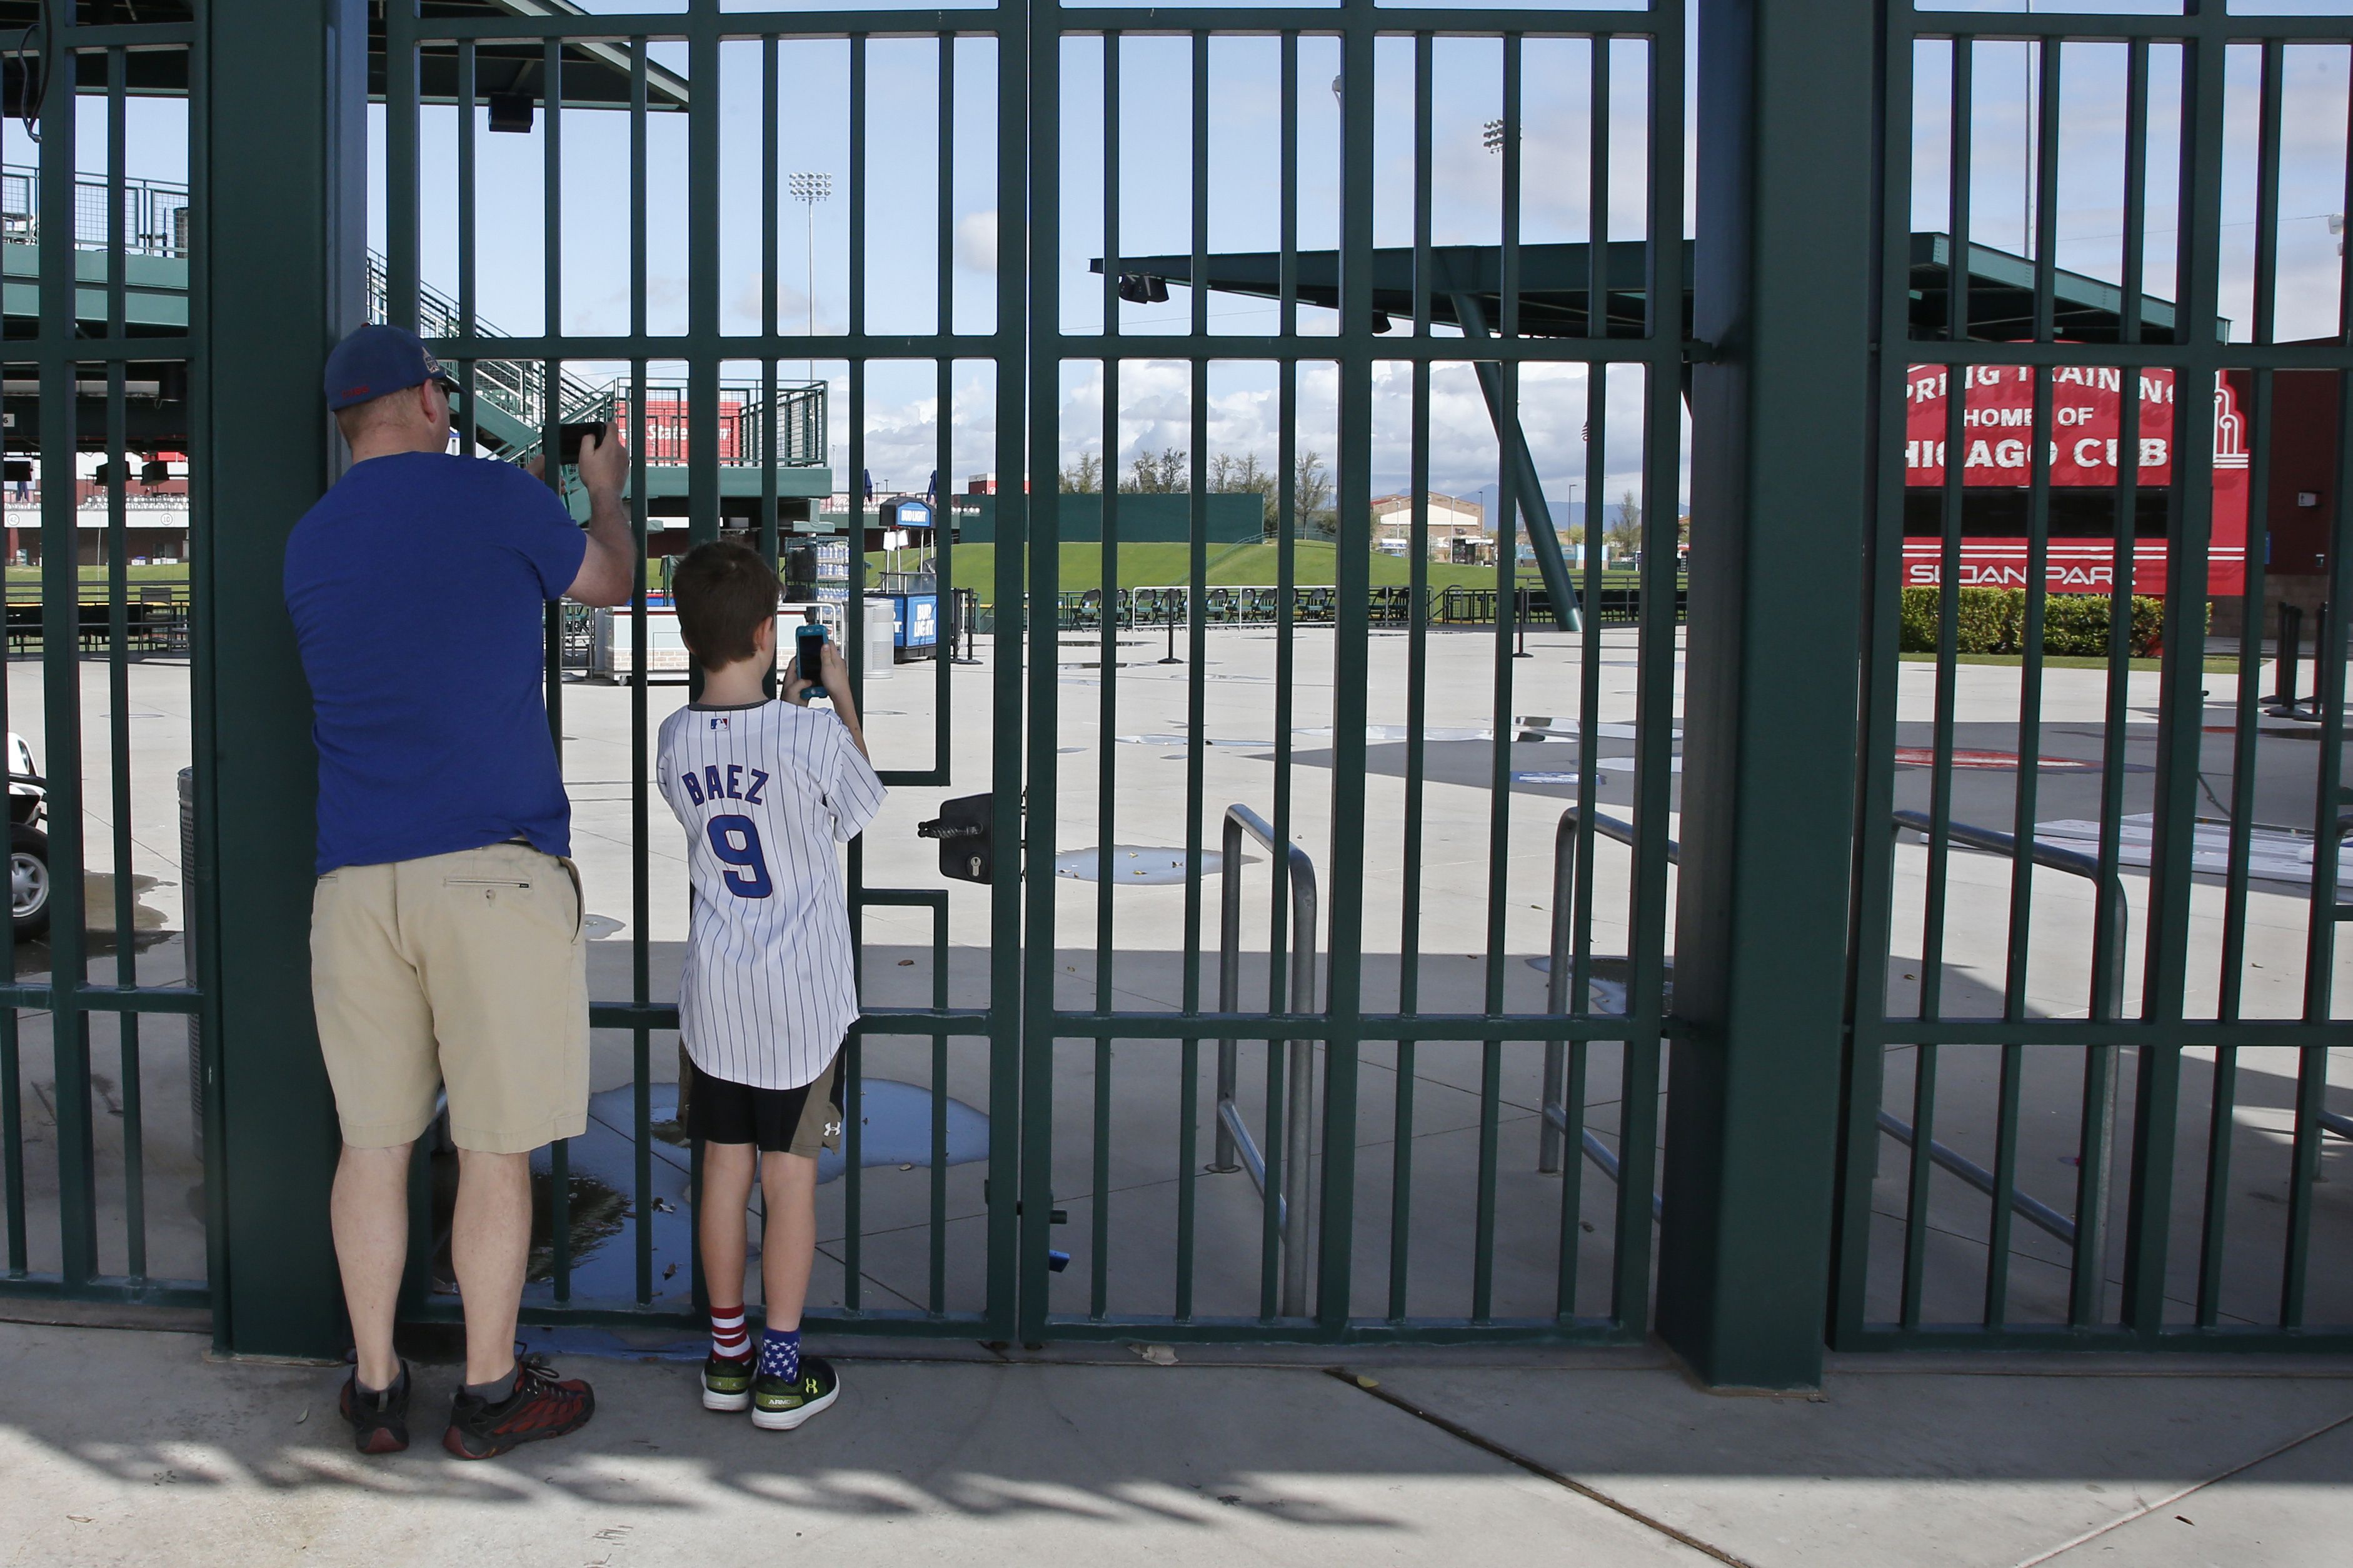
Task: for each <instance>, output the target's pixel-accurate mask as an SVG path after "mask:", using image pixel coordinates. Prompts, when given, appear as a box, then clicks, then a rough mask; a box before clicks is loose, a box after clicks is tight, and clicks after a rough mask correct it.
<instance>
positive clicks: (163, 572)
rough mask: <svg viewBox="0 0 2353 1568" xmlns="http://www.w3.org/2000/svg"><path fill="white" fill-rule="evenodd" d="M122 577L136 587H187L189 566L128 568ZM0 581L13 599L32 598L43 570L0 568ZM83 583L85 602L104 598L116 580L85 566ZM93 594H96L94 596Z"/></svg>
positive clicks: (108, 570) (103, 568) (107, 569)
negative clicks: (140, 585)
mask: <svg viewBox="0 0 2353 1568" xmlns="http://www.w3.org/2000/svg"><path fill="white" fill-rule="evenodd" d="M123 573H124V576H125V577H126V579H127V580H128V581H129V582H130V583H131V584H132V586H134V587H135V586H137V585H138V584H142V583H173V584H180V585H182V586H184V587H185V585H186V584H187V581H188V563H186V562H185V561H183V562H181V563H179V564H177V565H174V566H126V567H124V568H123ZM0 580H5V582H6V584H7V592H8V596H9V597H10V598H12V599H20V600H21V599H26V598H29V597H31V596H32V595H35V594H37V593H38V592H39V591H40V587H41V569H40V568H39V567H38V566H9V567H6V568H0ZM81 580H82V582H83V584H85V586H84V588H83V591H82V596H83V597H84V598H91V597H103V596H104V595H105V591H106V585H107V584H109V583H111V582H112V581H113V580H114V578H113V569H112V568H111V567H106V566H85V567H83V568H82V569H81ZM92 590H96V592H95V594H93V593H92Z"/></svg>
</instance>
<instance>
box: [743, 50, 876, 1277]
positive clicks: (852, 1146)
mask: <svg viewBox="0 0 2353 1568" xmlns="http://www.w3.org/2000/svg"><path fill="white" fill-rule="evenodd" d="M866 88H867V81H866V40H865V39H864V38H863V37H853V38H851V39H850V40H849V325H850V330H851V331H863V330H864V328H865V325H866V213H867V195H868V189H867V164H866V132H867V130H868V126H869V119H868V114H869V108H868V100H867V92H866ZM715 221H716V219H715V217H714V222H715ZM714 368H715V367H714ZM866 370H867V367H866V363H865V361H864V360H862V359H859V358H852V359H851V360H850V362H849V376H848V380H849V473H850V479H849V495H850V506H849V597H848V607H849V615H848V618H847V622H846V625H845V630H846V631H847V632H848V634H849V682H850V687H851V689H852V690H853V691H854V692H855V693H856V695H857V698H858V700H859V701H860V702H861V703H863V702H865V701H866V699H867V671H866V658H867V642H866V518H867V511H866V500H867V498H866V492H865V486H864V482H863V479H864V474H865V468H866ZM714 391H715V388H714ZM717 461H718V452H717V449H716V447H713V449H712V463H713V465H714V466H715V465H716V463H717ZM848 858H849V894H850V906H849V930H850V951H851V952H857V953H860V954H862V953H864V952H865V951H866V921H865V900H864V891H865V887H866V845H865V841H864V838H863V837H862V836H861V837H860V838H859V839H858V840H856V841H854V842H852V843H851V845H850V846H849V857H848ZM859 994H860V996H861V997H862V996H863V995H864V994H865V984H864V975H863V973H862V971H861V973H860V984H859ZM865 1066H866V1053H865V1043H864V1032H863V1031H862V1030H860V1031H853V1032H852V1034H851V1035H850V1037H849V1040H848V1041H847V1042H846V1043H845V1044H844V1045H843V1047H842V1068H843V1083H842V1104H843V1106H844V1107H845V1109H846V1110H847V1111H848V1114H847V1115H846V1117H845V1118H844V1121H845V1122H846V1125H845V1126H844V1128H843V1137H842V1161H843V1165H842V1182H841V1225H842V1244H841V1304H842V1307H843V1309H844V1310H846V1311H850V1312H856V1311H859V1310H860V1301H861V1300H862V1299H863V1295H864V1291H865V1284H866V1279H865V1256H866V1218H865V1216H866V1168H865V1167H866V1163H865V1159H864V1157H863V1149H864V1146H865V1121H866V1114H865V1092H866V1073H865Z"/></svg>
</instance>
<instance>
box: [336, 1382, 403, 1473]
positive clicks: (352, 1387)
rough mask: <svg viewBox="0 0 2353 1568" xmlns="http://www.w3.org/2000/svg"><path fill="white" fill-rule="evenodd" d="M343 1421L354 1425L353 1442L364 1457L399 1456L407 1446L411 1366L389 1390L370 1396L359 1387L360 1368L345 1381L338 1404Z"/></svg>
mask: <svg viewBox="0 0 2353 1568" xmlns="http://www.w3.org/2000/svg"><path fill="white" fill-rule="evenodd" d="M336 1405H337V1407H338V1408H340V1409H341V1410H342V1411H343V1419H344V1420H346V1421H348V1422H350V1423H351V1424H352V1443H353V1447H357V1448H358V1449H359V1451H360V1452H361V1453H363V1454H397V1453H399V1452H400V1451H401V1450H402V1449H403V1448H406V1447H408V1363H406V1362H402V1363H400V1375H399V1376H398V1377H396V1378H395V1379H393V1384H392V1386H391V1387H390V1388H386V1389H383V1390H381V1391H379V1392H377V1393H375V1394H368V1393H364V1392H363V1391H362V1389H361V1388H360V1373H359V1368H357V1367H353V1369H352V1374H351V1376H349V1377H347V1378H345V1379H343V1397H342V1398H340V1399H339V1400H337V1401H336Z"/></svg>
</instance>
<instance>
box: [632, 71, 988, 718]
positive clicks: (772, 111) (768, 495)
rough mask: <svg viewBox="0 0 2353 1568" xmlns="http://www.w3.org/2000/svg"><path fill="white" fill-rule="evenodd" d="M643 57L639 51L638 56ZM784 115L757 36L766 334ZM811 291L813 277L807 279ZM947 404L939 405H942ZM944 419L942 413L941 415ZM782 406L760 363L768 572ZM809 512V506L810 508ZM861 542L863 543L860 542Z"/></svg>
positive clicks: (772, 560)
mask: <svg viewBox="0 0 2353 1568" xmlns="http://www.w3.org/2000/svg"><path fill="white" fill-rule="evenodd" d="M637 58H639V59H642V58H643V54H642V51H640V52H639V53H638V57H637ZM783 119H784V102H783V96H782V83H781V81H780V79H779V75H778V70H777V63H776V39H774V38H763V39H761V40H760V277H761V279H763V283H762V287H761V289H760V332H761V335H762V336H764V337H765V336H768V335H770V334H772V333H774V332H775V331H776V278H777V275H778V270H779V260H780V257H781V254H782V251H781V245H782V240H781V237H780V234H779V224H780V216H779V214H778V211H777V207H778V202H777V199H776V186H777V184H778V183H779V179H778V176H779V175H780V174H781V173H782V171H783V164H782V162H781V160H780V157H779V153H778V148H777V138H778V136H779V134H780V130H781V122H782V121H783ZM809 288H810V291H811V292H815V290H816V288H817V281H816V279H814V278H812V279H810V280H809ZM941 406H942V407H943V408H944V407H945V406H946V405H945V404H944V403H943V404H942V405H941ZM943 417H944V416H943ZM783 425H784V419H783V410H782V409H781V408H779V407H778V406H777V403H776V361H775V360H773V359H763V360H762V361H761V362H760V426H759V437H758V439H759V442H760V544H759V550H760V558H761V559H762V560H764V561H765V562H766V563H768V567H769V570H771V571H774V570H775V569H776V552H777V549H778V543H777V538H776V533H777V528H776V461H777V451H776V448H777V447H779V446H781V445H782V444H783V443H782V441H781V440H780V437H782V435H783V434H784V430H783ZM812 510H814V509H812ZM861 543H862V541H861ZM760 684H761V687H762V689H763V690H765V693H766V694H767V695H768V696H770V697H774V696H775V695H776V668H775V666H774V665H773V664H772V665H771V666H770V668H769V669H768V673H767V674H766V676H765V677H764V678H763V679H762V680H761V683H760Z"/></svg>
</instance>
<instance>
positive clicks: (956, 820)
mask: <svg viewBox="0 0 2353 1568" xmlns="http://www.w3.org/2000/svg"><path fill="white" fill-rule="evenodd" d="M995 800H996V797H995V796H994V795H963V796H960V797H959V798H957V799H955V800H944V801H942V802H940V814H939V815H938V816H935V817H934V818H932V819H931V820H930V821H929V822H924V823H919V824H917V825H916V827H915V836H916V837H919V838H936V839H938V840H939V841H940V875H941V876H943V877H954V878H955V879H957V880H958V881H960V882H987V881H991V880H994V879H995V877H996V873H997V851H996V847H995V844H994V843H993V841H992V839H991V837H990V825H991V823H992V821H993V820H994V816H995Z"/></svg>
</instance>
